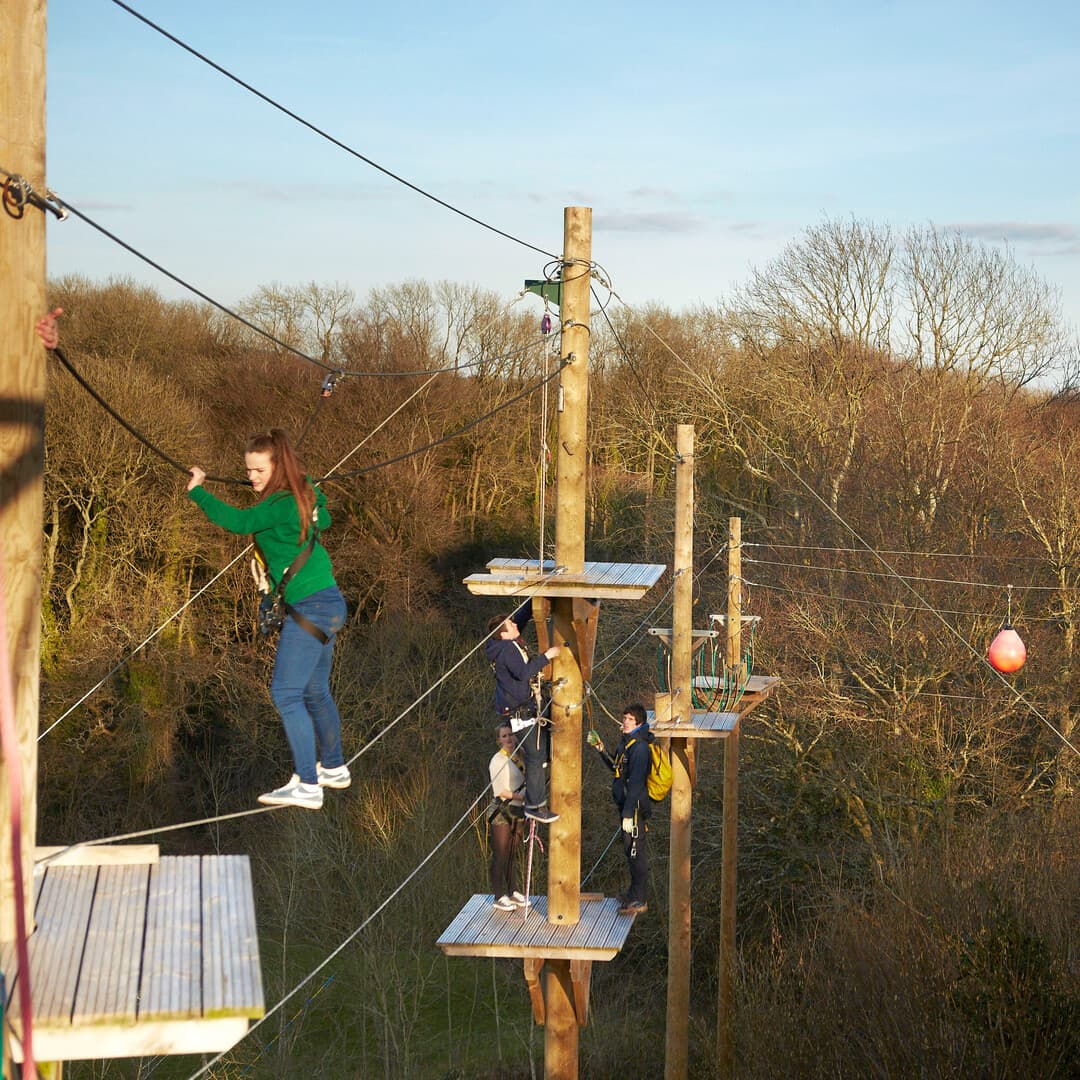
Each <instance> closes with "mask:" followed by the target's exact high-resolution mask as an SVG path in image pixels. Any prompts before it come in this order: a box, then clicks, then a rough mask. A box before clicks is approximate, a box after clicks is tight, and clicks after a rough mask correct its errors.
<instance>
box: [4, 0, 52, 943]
mask: <svg viewBox="0 0 1080 1080" xmlns="http://www.w3.org/2000/svg"><path fill="white" fill-rule="evenodd" d="M0 48H2V50H3V54H2V55H0V116H2V117H3V118H4V119H3V123H2V124H0V166H2V167H3V168H5V169H11V170H12V172H14V173H17V174H19V175H20V176H22V177H24V178H25V179H26V180H28V181H29V182H30V184H31V185H33V187H34V189H35V191H38V192H44V191H45V0H3V2H2V3H0ZM0 282H2V283H3V287H2V288H0V341H2V346H0V348H2V349H3V353H2V355H0V558H2V559H3V561H4V590H5V598H4V599H5V602H6V610H7V624H8V635H9V640H8V655H7V656H4V657H0V663H5V664H10V669H11V675H12V686H13V691H14V695H15V725H16V737H17V739H18V743H19V758H20V760H19V767H20V769H21V778H22V807H21V814H22V870H23V882H24V886H25V888H24V892H25V895H24V896H21V897H16V896H15V895H14V882H13V879H12V870H11V854H10V848H9V845H10V842H11V813H10V807H9V793H8V781H7V774H6V769H0V940H2V941H13V940H14V938H15V904H16V903H21V904H23V905H24V909H25V911H26V921H27V928H28V929H30V928H32V927H33V925H34V922H33V851H34V841H35V831H36V824H37V732H38V666H39V653H40V627H41V593H40V578H41V519H42V508H43V502H42V469H43V464H44V452H43V447H44V419H45V350H44V349H43V348H42V347H41V342H40V341H38V339H37V337H36V335H35V334H34V322H35V321H36V320H37V319H38V318H39V317H40V316H41V315H42V314H43V313H44V311H45V214H44V213H43V212H42V211H41V210H38V209H37V208H36V207H33V206H29V205H27V206H25V207H24V208H23V214H22V217H21V218H18V219H16V218H15V217H14V216H12V215H11V214H10V213H7V212H2V211H0Z"/></svg>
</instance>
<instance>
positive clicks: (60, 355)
mask: <svg viewBox="0 0 1080 1080" xmlns="http://www.w3.org/2000/svg"><path fill="white" fill-rule="evenodd" d="M51 351H52V352H53V354H54V355H55V356H56V358H57V359H58V360H59V361H60V363H61V364H63V366H64V367H65V368H66V369H67V370H68V371H69V372H70V373H71V375H72V377H73V378H74V379H75V381H76V382H77V383H78V384H79V385H80V386H81V387H82V388H83V389H84V390H85V391H86V392H87V393H88V394H89V395H90V396H91V397H92V398H93V399H94V400H95V401H96V402H97V403H98V404H99V405H100V406H101V407H102V408H103V409H104V410H105V411H106V412H107V413H108V414H109V415H110V416H111V417H112V418H113V419H114V420H115V421H116V422H117V423H118V424H119V425H120V426H121V427H122V428H123V429H124V430H125V431H127V432H128V433H129V434H131V435H133V436H134V437H135V438H136V439H137V440H138V441H139V442H141V443H142V444H143V446H145V447H146V448H147V449H148V450H150V451H152V452H153V453H155V454H156V455H157V456H158V457H159V458H161V459H162V461H165V462H168V464H170V465H171V466H172V467H173V468H174V469H176V470H177V471H178V472H181V473H183V474H184V475H185V476H186V475H189V473H190V470H189V468H188V466H186V465H182V464H181V463H180V462H179V461H177V460H176V458H174V457H170V456H169V455H168V454H167V453H165V451H164V450H162V449H160V448H159V447H157V446H155V445H154V443H152V442H151V441H150V440H149V439H148V438H147V437H146V436H145V435H144V434H143V433H142V432H141V431H139V429H138V428H136V427H135V426H134V425H132V424H130V423H128V421H127V420H125V419H124V418H123V417H122V416H121V415H120V414H119V413H118V412H117V411H116V410H115V409H114V408H113V407H112V406H111V405H110V404H109V403H108V402H107V401H106V400H105V399H104V398H103V397H102V396H101V395H100V394H99V393H98V392H97V391H96V390H95V389H94V388H93V387H92V386H91V385H90V384H89V383H88V382H87V381H86V379H84V378H83V376H82V375H81V374H80V373H79V371H78V370H77V369H76V367H75V365H74V364H72V362H71V361H70V360H69V359H68V358H67V355H66V354H65V353H64V350H63V349H62V348H61V347H60V346H59V345H57V347H56V348H55V349H52V350H51ZM569 362H570V361H569V360H563V361H562V362H561V363H560V364H559V365H558V366H557V367H556V368H555V370H554V371H552V372H551V374H550V375H546V376H545V377H544V378H542V379H541V380H540V381H539V382H537V383H535V384H534V385H532V386H527V387H526V388H525V389H524V390H522V391H521V393H519V394H515V395H514V396H513V397H510V398H507V399H506V401H503V402H501V403H500V404H498V405H496V406H495V408H494V409H492V410H491V411H490V412H486V413H484V414H483V415H482V416H478V417H476V419H475V420H470V421H469V423H467V424H465V425H463V426H462V427H460V428H458V429H457V430H456V431H452V432H450V434H448V435H444V436H442V438H439V439H436V440H435V441H434V442H430V443H427V444H426V445H425V446H418V447H416V448H415V449H413V450H407V451H406V452H405V453H404V454H398V455H397V457H392V458H389V459H387V460H386V461H377V462H375V463H374V464H372V465H365V466H364V467H363V468H361V469H354V470H352V471H351V472H346V473H334V474H333V476H332V477H331V476H323V477H320V478H319V479H318V480H314V481H312V482H313V483H315V484H321V483H323V482H324V481H326V480H329V479H331V478H333V479H336V480H347V479H349V478H350V477H353V476H362V475H363V474H364V473H369V472H374V471H375V470H376V469H384V468H386V466H388V465H395V464H397V462H399V461H405V460H406V459H407V458H411V457H415V456H416V455H417V454H422V453H424V452H425V451H427V450H433V449H434V448H435V447H437V446H441V445H442V444H443V443H446V442H450V441H451V440H452V439H456V438H457V437H458V436H459V435H464V434H465V432H466V431H470V430H471V429H472V428H474V427H476V426H477V425H478V424H482V423H483V422H484V421H485V420H489V419H490V418H491V417H493V416H494V415H495V414H496V413H499V412H502V410H503V409H506V408H508V407H509V406H511V405H513V404H514V402H516V401H520V400H521V399H522V398H524V397H528V396H529V395H530V394H533V393H535V392H536V391H537V390H539V389H540V388H541V387H542V386H544V384H545V383H548V382H550V381H551V380H552V379H554V378H555V376H556V375H558V374H559V372H560V371H562V369H563V368H564V367H566V365H567V364H568V363H569ZM325 400H326V399H325V397H320V399H319V401H318V402H317V403H316V405H315V409H314V412H313V413H312V415H311V417H310V419H309V420H308V422H307V425H306V426H305V428H304V432H303V434H302V435H301V436H300V440H298V441H297V445H298V446H299V445H300V442H301V441H302V440H303V439H304V438H305V437H306V436H307V434H308V432H309V431H310V429H311V426H312V424H313V423H314V422H315V418H316V417H317V416H318V413H319V410H320V409H321V407H322V404H323V402H324V401H325ZM206 479H207V480H212V481H214V482H215V483H219V484H239V485H242V486H246V487H250V486H251V481H250V480H237V479H235V478H233V477H228V476H207V478H206Z"/></svg>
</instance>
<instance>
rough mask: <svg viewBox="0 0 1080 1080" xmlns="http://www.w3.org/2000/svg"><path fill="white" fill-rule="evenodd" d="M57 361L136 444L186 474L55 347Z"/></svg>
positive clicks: (219, 479) (225, 480)
mask: <svg viewBox="0 0 1080 1080" xmlns="http://www.w3.org/2000/svg"><path fill="white" fill-rule="evenodd" d="M49 351H50V352H51V353H52V354H53V355H54V356H55V357H56V359H57V360H59V361H60V363H61V364H63V366H64V367H65V368H66V369H67V371H68V373H69V374H70V375H71V376H72V377H73V378H74V379H75V381H76V382H77V383H78V384H79V385H80V386H81V387H82V388H83V389H84V390H85V391H86V392H87V393H88V394H89V395H90V396H91V397H92V398H93V399H94V400H95V401H96V402H97V403H98V404H99V405H100V406H101V407H102V408H103V409H104V410H105V411H106V412H107V413H108V414H109V415H110V416H111V417H112V418H113V419H114V420H115V421H116V422H117V423H118V424H119V425H120V426H121V427H122V428H123V429H124V430H125V431H126V432H127V433H128V434H129V435H131V436H133V437H134V438H135V439H136V440H137V441H138V442H141V443H142V444H143V446H145V447H146V448H147V450H149V451H151V452H152V453H154V454H157V456H158V457H159V458H161V460H162V461H164V462H167V463H168V464H169V465H171V466H172V467H173V468H174V469H177V470H178V471H180V472H182V473H184V474H187V472H188V468H187V466H186V465H181V464H180V462H179V461H177V460H176V458H174V457H171V456H170V455H169V454H166V453H165V451H164V450H161V449H159V448H158V447H157V446H155V445H154V443H152V442H151V441H150V440H149V439H148V438H147V437H146V436H145V435H144V434H143V433H142V432H141V431H139V429H138V428H136V427H135V426H134V425H132V424H129V423H128V422H127V421H126V420H125V419H124V418H123V417H122V416H121V415H120V414H119V413H118V412H117V411H116V410H115V409H114V408H113V407H112V406H111V405H110V404H109V403H108V402H107V401H106V400H105V399H104V398H103V397H102V396H101V395H100V394H99V393H98V392H97V391H96V390H95V389H94V388H93V387H92V386H91V385H90V384H89V383H88V382H87V381H86V379H84V378H83V377H82V375H81V374H80V373H79V371H78V370H77V369H76V367H75V365H74V364H72V362H71V361H70V360H69V359H68V358H67V353H65V352H64V350H63V349H62V348H61V347H60V346H59V345H57V346H56V347H55V348H53V349H50V350H49ZM206 479H207V480H213V481H214V482H215V483H218V484H242V485H247V486H248V487H250V486H251V482H250V481H249V480H236V479H233V478H232V477H229V476H208V477H207V478H206Z"/></svg>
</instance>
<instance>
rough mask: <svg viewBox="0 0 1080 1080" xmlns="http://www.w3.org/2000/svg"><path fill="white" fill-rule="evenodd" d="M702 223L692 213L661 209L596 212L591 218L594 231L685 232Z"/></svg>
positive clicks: (697, 227) (700, 225)
mask: <svg viewBox="0 0 1080 1080" xmlns="http://www.w3.org/2000/svg"><path fill="white" fill-rule="evenodd" d="M703 225H704V221H703V219H702V218H699V217H695V216H694V215H693V214H681V213H666V212H664V211H662V210H653V211H642V212H634V211H630V212H626V211H623V212H616V213H612V214H597V215H596V216H595V217H594V218H593V228H594V229H595V230H596V232H638V233H686V232H694V231H695V230H696V229H700V228H701V227H702V226H703Z"/></svg>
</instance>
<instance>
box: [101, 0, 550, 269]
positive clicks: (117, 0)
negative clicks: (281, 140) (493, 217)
mask: <svg viewBox="0 0 1080 1080" xmlns="http://www.w3.org/2000/svg"><path fill="white" fill-rule="evenodd" d="M113 3H114V4H116V6H117V7H118V8H122V9H123V10H124V11H126V12H127V13H128V14H129V15H133V16H134V17H135V18H136V19H138V20H139V21H140V22H142V23H145V24H146V25H147V26H149V27H150V29H151V30H156V31H157V32H158V33H159V34H161V36H162V37H165V38H168V39H169V41H171V42H172V43H173V44H174V45H179V46H180V48H181V49H183V50H185V51H186V52H189V53H191V55H192V56H194V57H195V58H196V59H198V60H201V61H202V62H203V63H204V64H207V65H209V66H210V67H212V68H213V69H214V70H215V71H217V72H218V73H220V74H221V75H224V76H225V78H227V79H231V80H232V81H233V82H234V83H236V84H237V86H242V87H243V88H244V89H245V90H247V91H248V92H249V93H251V94H254V95H255V96H256V97H257V98H260V99H261V100H262V101H265V102H266V104H267V105H272V106H273V107H274V108H275V109H277V110H278V111H279V112H283V113H284V114H285V115H286V116H288V117H290V118H291V119H293V120H295V121H296V122H297V123H298V124H303V126H304V127H306V128H307V129H308V130H309V131H313V132H315V134H316V135H319V136H321V137H322V138H324V139H326V140H327V142H331V143H333V144H334V146H336V147H338V148H339V149H341V150H344V151H345V152H346V153H347V154H351V155H352V156H353V157H354V158H358V159H359V160H360V161H362V162H364V164H365V165H370V166H371V167H372V168H373V169H378V171H379V172H381V173H382V174H383V175H384V176H388V177H390V179H391V180H396V181H397V182H398V183H399V184H404V185H405V187H407V188H409V189H410V190H412V191H415V192H416V193H417V195H422V196H423V197H424V198H425V199H430V200H431V201H432V202H434V203H438V204H439V206H441V207H443V208H444V209H446V210H449V211H451V212H452V213H454V214H457V215H459V216H460V217H463V218H465V220H466V221H471V222H472V223H473V224H474V225H479V226H480V227H481V228H482V229H487V230H488V231H489V232H493V233H495V234H496V235H497V236H501V237H503V239H505V240H511V241H513V243H515V244H520V245H521V246H522V247H526V248H528V249H529V250H530V251H535V252H536V253H537V254H539V255H546V256H548V258H552V259H556V258H558V256H556V255H553V254H552V252H550V251H545V250H544V249H543V248H540V247H536V245H534V244H530V243H528V242H527V241H525V240H522V239H520V238H519V237H517V236H513V235H512V234H511V233H508V232H504V231H503V230H502V229H498V228H496V227H495V226H494V225H489V224H488V223H487V222H486V221H481V220H480V218H478V217H474V216H473V215H472V214H469V213H466V212H465V211H464V210H459V209H458V208H457V207H456V206H453V205H452V204H451V203H448V202H447V201H446V200H445V199H440V198H439V197H438V196H437V195H432V194H431V192H430V191H425V190H424V189H423V188H422V187H418V186H417V185H416V184H414V183H412V182H411V181H409V180H406V179H405V178H404V177H403V176H399V175H398V174H397V173H395V172H391V171H390V170H389V169H388V168H386V167H385V166H384V165H380V164H379V163H378V162H377V161H373V160H372V159H371V158H369V157H366V156H365V155H364V154H361V153H360V151H359V150H355V149H353V147H351V146H349V145H348V143H343V142H342V141H341V140H340V139H337V138H335V137H334V136H333V135H331V134H330V133H329V132H326V131H324V130H323V129H322V128H320V127H317V126H316V125H315V124H313V123H311V121H310V120H305V119H304V118H303V117H302V116H300V115H298V114H297V113H294V112H293V111H292V110H291V109H288V108H286V107H285V106H284V105H282V104H280V103H279V102H277V101H275V100H274V99H273V98H272V97H269V96H268V95H267V94H264V93H263V92H262V91H261V90H256V89H255V87H254V86H252V85H251V84H250V83H246V82H244V80H243V79H241V78H240V77H239V76H237V75H234V74H233V73H232V72H231V71H229V70H227V69H226V68H223V67H222V66H221V65H220V64H217V63H215V62H214V61H213V60H211V59H210V58H209V57H208V56H204V55H203V54H202V53H201V52H199V51H198V50H197V49H194V48H192V47H191V46H190V45H188V44H187V42H185V41H181V40H180V38H178V37H176V36H175V35H174V34H170V33H169V31H168V30H165V29H164V28H163V27H161V26H158V24H157V23H155V22H152V21H151V20H150V19H148V18H147V17H146V16H145V15H142V14H140V13H139V12H137V11H136V10H135V9H134V8H133V7H130V6H128V5H127V4H125V3H123V0H113Z"/></svg>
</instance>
